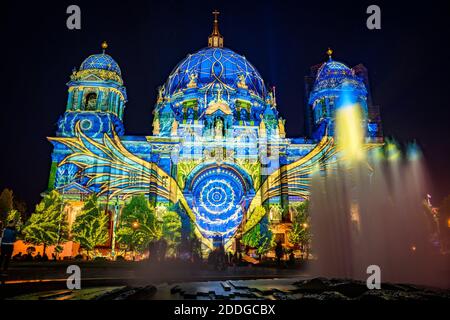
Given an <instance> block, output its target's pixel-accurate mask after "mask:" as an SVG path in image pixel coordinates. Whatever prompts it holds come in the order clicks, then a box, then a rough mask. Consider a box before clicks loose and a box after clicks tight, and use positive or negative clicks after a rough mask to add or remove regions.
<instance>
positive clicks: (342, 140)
mask: <svg viewBox="0 0 450 320" xmlns="http://www.w3.org/2000/svg"><path fill="white" fill-rule="evenodd" d="M336 140H337V144H338V146H339V147H340V148H342V151H343V154H344V155H345V157H346V158H347V159H348V160H362V159H364V157H365V155H364V148H363V144H364V130H363V126H362V117H361V107H360V106H359V105H358V104H349V105H346V106H343V107H341V108H339V109H338V110H337V112H336Z"/></svg>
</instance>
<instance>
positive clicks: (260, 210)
mask: <svg viewBox="0 0 450 320" xmlns="http://www.w3.org/2000/svg"><path fill="white" fill-rule="evenodd" d="M265 214H266V209H264V207H263V206H259V207H256V208H255V209H254V210H253V212H252V214H251V215H250V217H249V218H248V220H247V222H246V224H245V227H244V232H247V231H248V230H250V229H252V228H253V227H254V226H256V225H257V223H258V222H260V221H261V219H262V218H263V217H264V216H265Z"/></svg>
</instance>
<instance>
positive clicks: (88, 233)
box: [72, 195, 109, 255]
mask: <svg viewBox="0 0 450 320" xmlns="http://www.w3.org/2000/svg"><path fill="white" fill-rule="evenodd" d="M97 200H98V199H97V196H96V195H92V196H90V197H89V198H88V199H87V200H86V202H85V203H84V206H83V209H82V210H81V213H80V214H79V215H78V216H77V217H76V219H75V223H74V225H73V228H72V236H73V239H74V240H75V241H76V242H78V243H79V244H80V246H81V247H82V248H84V249H86V251H87V254H88V255H89V253H90V251H92V250H93V249H94V248H95V247H96V246H98V245H101V244H104V243H106V241H108V237H109V234H108V222H109V216H108V214H107V213H106V212H104V211H103V210H100V208H99V207H98V205H97Z"/></svg>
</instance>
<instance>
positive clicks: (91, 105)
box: [84, 92, 97, 111]
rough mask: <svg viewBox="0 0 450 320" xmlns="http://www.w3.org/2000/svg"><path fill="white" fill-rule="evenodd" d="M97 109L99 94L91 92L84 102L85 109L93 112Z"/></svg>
mask: <svg viewBox="0 0 450 320" xmlns="http://www.w3.org/2000/svg"><path fill="white" fill-rule="evenodd" d="M96 108H97V94H96V93H95V92H90V93H88V94H87V95H86V98H85V102H84V109H85V110H88V111H93V110H95V109H96Z"/></svg>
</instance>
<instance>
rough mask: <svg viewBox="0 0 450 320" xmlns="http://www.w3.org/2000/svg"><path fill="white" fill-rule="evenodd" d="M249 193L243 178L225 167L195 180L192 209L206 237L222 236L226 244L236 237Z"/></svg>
mask: <svg viewBox="0 0 450 320" xmlns="http://www.w3.org/2000/svg"><path fill="white" fill-rule="evenodd" d="M246 189H247V188H246V186H245V185H244V184H243V180H242V177H240V176H238V174H236V173H235V172H233V171H232V170H230V169H226V168H223V167H214V168H211V169H207V170H205V171H203V172H202V173H201V174H199V175H198V176H197V177H196V178H195V180H194V181H193V184H192V194H193V197H192V201H191V207H192V208H193V211H194V213H195V216H196V218H197V224H198V226H199V229H200V231H201V232H202V234H203V235H204V236H205V237H207V238H212V237H213V236H215V235H220V236H221V237H222V238H223V239H224V240H225V241H227V240H228V239H229V238H230V237H231V236H233V234H234V233H235V232H236V229H237V227H238V226H239V225H240V223H241V221H242V216H243V209H244V208H245V202H246V201H245V193H246ZM188 203H189V201H188Z"/></svg>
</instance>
